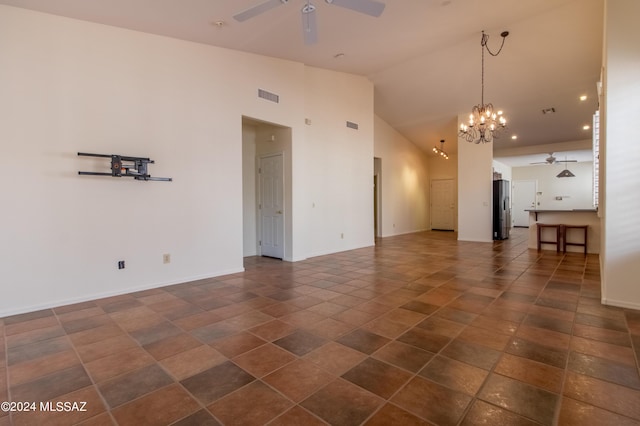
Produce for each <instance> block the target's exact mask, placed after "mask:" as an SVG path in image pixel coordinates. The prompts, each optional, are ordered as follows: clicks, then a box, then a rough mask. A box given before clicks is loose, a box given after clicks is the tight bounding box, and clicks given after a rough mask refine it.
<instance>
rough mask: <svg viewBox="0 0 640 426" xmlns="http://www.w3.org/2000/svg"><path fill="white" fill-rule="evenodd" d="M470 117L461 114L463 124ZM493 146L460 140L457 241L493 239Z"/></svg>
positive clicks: (460, 119)
mask: <svg viewBox="0 0 640 426" xmlns="http://www.w3.org/2000/svg"><path fill="white" fill-rule="evenodd" d="M467 120H468V119H467V116H464V115H463V116H459V117H458V127H459V126H460V123H463V122H465V123H466V121H467ZM492 161H493V145H492V144H490V143H486V144H477V145H476V144H474V143H469V142H466V141H464V140H460V139H459V140H458V240H461V241H481V242H482V241H484V242H491V241H493V222H492V214H493V212H492V204H491V200H492V198H491V191H492V190H493V184H492V182H493V176H492V173H491V171H492V169H491V168H492Z"/></svg>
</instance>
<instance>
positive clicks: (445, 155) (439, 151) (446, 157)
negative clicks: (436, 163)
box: [433, 139, 449, 160]
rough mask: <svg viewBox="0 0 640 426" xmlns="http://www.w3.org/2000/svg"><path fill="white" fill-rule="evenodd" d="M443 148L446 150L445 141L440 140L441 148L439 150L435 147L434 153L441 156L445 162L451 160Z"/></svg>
mask: <svg viewBox="0 0 640 426" xmlns="http://www.w3.org/2000/svg"><path fill="white" fill-rule="evenodd" d="M442 148H444V139H442V140H440V148H438V147H437V146H434V147H433V152H435V153H436V154H438V155H440V156H441V157H442V158H444V159H445V160H448V159H449V155H448V154H447V153H446V152H444V150H443V149H442Z"/></svg>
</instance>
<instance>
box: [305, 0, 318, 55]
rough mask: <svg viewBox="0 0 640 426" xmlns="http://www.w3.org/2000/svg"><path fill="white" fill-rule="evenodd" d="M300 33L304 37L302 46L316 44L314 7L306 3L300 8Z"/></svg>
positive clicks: (316, 28)
mask: <svg viewBox="0 0 640 426" xmlns="http://www.w3.org/2000/svg"><path fill="white" fill-rule="evenodd" d="M302 33H303V36H304V44H307V45H308V44H316V43H317V42H318V27H317V25H316V7H315V6H314V5H312V4H311V3H308V4H307V5H306V6H305V7H303V8H302Z"/></svg>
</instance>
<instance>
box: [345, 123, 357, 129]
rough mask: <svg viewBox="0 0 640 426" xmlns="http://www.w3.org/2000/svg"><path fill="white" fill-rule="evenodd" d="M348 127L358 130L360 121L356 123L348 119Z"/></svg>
mask: <svg viewBox="0 0 640 426" xmlns="http://www.w3.org/2000/svg"><path fill="white" fill-rule="evenodd" d="M347 127H348V128H350V129H355V130H358V123H354V122H353V121H347Z"/></svg>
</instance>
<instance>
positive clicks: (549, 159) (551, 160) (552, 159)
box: [529, 152, 578, 164]
mask: <svg viewBox="0 0 640 426" xmlns="http://www.w3.org/2000/svg"><path fill="white" fill-rule="evenodd" d="M560 162H562V163H576V162H578V160H566V159H565V160H560ZM556 163H558V161H557V158H556V157H554V156H553V152H550V153H549V156H548V157H547V158H546V159H545V160H544V161H538V162H535V163H529V164H556Z"/></svg>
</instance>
